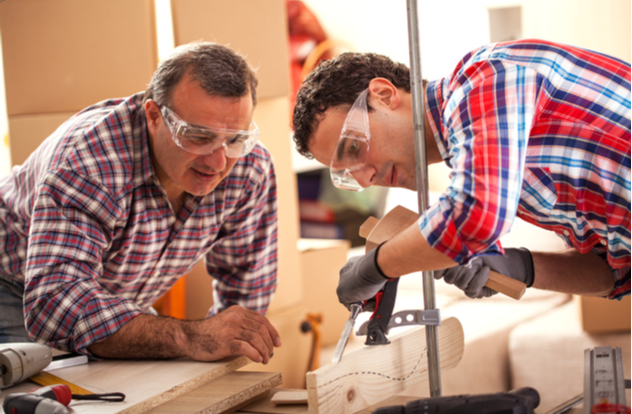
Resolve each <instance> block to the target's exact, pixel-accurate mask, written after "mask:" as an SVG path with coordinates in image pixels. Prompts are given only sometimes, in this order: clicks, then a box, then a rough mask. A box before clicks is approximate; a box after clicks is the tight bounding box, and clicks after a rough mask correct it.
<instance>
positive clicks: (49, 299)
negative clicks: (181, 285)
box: [0, 93, 277, 353]
mask: <svg viewBox="0 0 632 414" xmlns="http://www.w3.org/2000/svg"><path fill="white" fill-rule="evenodd" d="M142 100H143V94H142V93H141V94H137V95H134V96H131V97H129V98H127V99H115V100H109V101H104V102H101V103H99V104H96V105H94V106H91V107H89V108H87V109H85V110H84V111H82V112H80V113H78V114H77V115H75V116H73V117H72V118H71V119H69V120H68V121H66V122H65V123H64V124H63V125H62V126H61V127H59V128H58V129H57V131H55V132H54V133H53V134H52V135H51V136H50V137H48V138H47V139H46V140H45V141H44V143H43V144H42V145H41V146H40V147H39V148H38V149H37V150H36V151H35V152H34V153H33V154H32V155H31V156H30V157H29V158H28V160H27V161H26V162H25V163H24V164H23V165H22V166H18V167H15V168H14V169H13V172H12V173H11V174H10V175H9V176H8V177H6V178H5V179H3V180H2V181H0V251H1V252H2V254H0V277H1V278H3V279H5V280H7V281H9V282H10V283H13V284H14V285H16V286H18V287H22V286H23V287H24V317H25V321H26V327H27V331H28V333H29V335H30V336H31V337H32V338H33V339H35V340H37V341H38V342H42V343H46V344H48V345H51V346H54V347H55V348H59V349H62V350H77V351H80V352H84V353H88V351H87V350H86V347H87V346H89V345H90V344H92V343H94V342H96V341H99V340H102V339H104V338H107V337H109V336H110V335H112V334H113V333H115V332H116V331H117V330H118V329H119V328H121V327H122V326H123V325H124V324H125V323H126V322H128V321H129V320H130V319H132V318H134V317H135V316H137V315H139V314H140V313H141V312H143V311H144V310H147V309H148V308H149V307H151V305H152V304H153V303H154V301H156V300H157V299H158V298H159V297H160V296H161V295H163V294H164V293H165V292H166V291H167V290H168V289H169V288H170V287H171V286H172V285H173V284H174V283H175V282H176V281H177V280H178V279H179V278H180V277H181V276H182V275H183V274H185V273H186V272H187V271H188V270H190V269H191V268H192V267H193V265H194V264H195V263H196V262H198V261H199V260H201V259H203V258H205V259H206V268H207V270H208V273H209V274H210V275H211V276H212V277H213V278H214V286H215V291H214V303H215V304H214V306H213V308H212V309H211V310H210V311H209V316H212V315H214V314H215V313H216V312H218V311H221V310H222V309H224V308H226V307H228V306H231V305H241V306H244V307H246V308H249V309H253V310H255V311H258V312H261V313H264V312H265V311H266V309H267V307H268V304H269V303H270V300H271V298H272V295H273V293H274V291H275V288H276V276H277V216H276V211H277V208H276V207H277V206H276V203H277V201H276V181H275V174H274V168H273V165H272V161H271V157H270V155H269V153H268V152H267V151H266V150H265V149H264V148H263V147H262V146H261V145H257V146H256V147H255V148H254V150H253V151H252V152H251V153H250V154H249V155H247V156H245V157H242V158H240V159H239V161H238V162H237V163H236V164H235V166H234V167H233V169H232V171H231V173H230V174H229V175H228V176H227V177H226V178H225V179H224V180H223V181H222V182H221V183H220V184H219V185H218V186H217V187H216V188H215V190H213V192H212V193H210V194H208V195H206V196H201V197H194V196H191V195H187V199H186V201H185V204H184V206H183V207H182V209H181V211H180V213H179V215H178V216H177V217H176V216H175V215H174V213H173V210H172V209H171V206H170V204H169V202H168V200H167V197H166V193H165V191H164V188H163V187H162V185H161V184H160V183H159V181H158V179H157V177H156V175H155V174H154V171H153V169H152V165H151V161H150V154H149V149H148V144H147V142H148V136H147V132H146V131H147V129H146V120H145V114H144V111H143V110H142V108H143V106H142ZM210 294H211V292H209V295H210Z"/></svg>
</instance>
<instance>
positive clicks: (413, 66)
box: [406, 0, 441, 397]
mask: <svg viewBox="0 0 632 414" xmlns="http://www.w3.org/2000/svg"><path fill="white" fill-rule="evenodd" d="M406 5H407V10H408V45H409V53H410V87H411V88H410V89H411V93H412V103H413V126H414V132H415V156H416V159H417V163H416V165H417V171H416V172H417V196H418V200H419V213H422V212H424V211H426V209H427V208H428V163H427V159H426V141H425V136H424V131H425V116H424V113H425V111H424V99H423V92H424V91H423V77H422V75H421V48H420V45H419V26H418V24H417V23H418V14H417V0H407V1H406ZM422 275H423V276H422V277H423V289H424V308H425V309H426V310H434V309H436V304H435V288H434V275H433V272H431V271H424V272H422ZM426 347H427V348H428V380H429V383H430V396H431V397H440V396H441V371H440V366H439V341H438V337H437V326H426Z"/></svg>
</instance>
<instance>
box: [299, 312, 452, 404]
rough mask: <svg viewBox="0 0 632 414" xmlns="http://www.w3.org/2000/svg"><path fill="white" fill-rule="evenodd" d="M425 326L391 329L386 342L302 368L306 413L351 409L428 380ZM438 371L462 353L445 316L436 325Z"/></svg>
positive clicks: (410, 389)
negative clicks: (306, 369)
mask: <svg viewBox="0 0 632 414" xmlns="http://www.w3.org/2000/svg"><path fill="white" fill-rule="evenodd" d="M425 331H426V329H425V327H416V328H412V329H410V330H407V331H405V332H402V333H400V334H399V335H392V337H391V338H389V339H390V340H391V343H390V344H388V345H380V346H366V347H364V348H361V349H359V350H357V351H355V352H352V353H350V354H345V355H344V356H343V358H342V360H341V361H340V362H339V363H338V364H328V365H325V366H323V367H321V368H319V369H317V370H316V371H313V372H308V373H307V391H308V409H309V410H308V412H309V414H328V413H337V414H351V413H356V412H358V411H361V410H363V409H365V408H367V407H369V406H371V405H374V404H377V403H379V402H380V401H383V400H385V399H387V398H389V397H392V396H393V395H397V394H403V393H406V392H409V393H414V389H415V387H421V384H422V383H424V382H425V381H427V380H428V359H427V358H428V356H427V348H426V333H425ZM437 331H438V338H439V341H438V342H439V364H440V367H441V370H442V371H445V370H448V369H450V368H454V367H455V366H456V365H457V364H458V363H459V361H460V360H461V358H462V356H463V347H464V341H463V328H462V326H461V323H460V322H459V321H458V320H457V319H456V318H447V319H445V320H443V321H442V323H441V326H439V328H438V329H437Z"/></svg>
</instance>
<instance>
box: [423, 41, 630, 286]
mask: <svg viewBox="0 0 632 414" xmlns="http://www.w3.org/2000/svg"><path fill="white" fill-rule="evenodd" d="M426 105H427V111H428V113H429V118H430V124H431V127H432V129H433V132H434V135H435V140H436V142H437V144H438V145H439V150H440V151H441V154H442V156H443V158H444V159H445V160H446V161H447V162H448V164H449V165H450V167H451V168H452V170H451V177H450V178H451V184H450V186H449V187H448V189H447V190H446V192H445V193H444V194H442V196H441V197H440V199H439V200H438V201H437V202H436V203H435V204H433V205H432V206H431V207H430V208H429V209H428V211H426V212H425V213H424V214H423V215H422V217H421V219H420V222H419V226H420V229H421V231H422V234H423V235H424V236H425V237H426V239H427V240H428V242H429V243H430V245H432V246H433V247H434V248H435V249H437V250H439V251H441V252H443V253H445V254H446V255H448V256H450V257H451V258H452V259H454V260H455V261H456V262H458V263H466V262H468V261H469V260H470V259H471V258H473V257H477V256H480V255H485V254H501V253H502V251H503V250H502V247H501V246H500V243H499V242H498V240H499V238H500V237H501V236H502V235H503V234H506V233H507V232H509V231H510V229H511V225H512V223H513V221H514V219H515V218H516V217H520V218H521V219H523V220H525V221H527V222H529V223H532V224H534V225H536V226H538V227H542V228H544V229H548V230H551V231H553V232H555V233H556V234H557V235H559V236H560V237H561V238H562V239H563V240H564V241H565V243H566V244H567V246H568V247H573V248H575V249H576V250H578V251H579V252H581V253H588V252H594V253H596V254H598V255H599V256H600V257H601V258H602V259H604V260H606V261H607V263H608V264H609V266H610V267H611V268H612V270H613V274H614V279H615V287H614V290H613V291H612V294H611V295H610V298H619V297H621V296H624V295H626V294H629V293H630V64H629V63H626V62H623V61H621V60H618V59H615V58H613V57H610V56H606V55H603V54H600V53H596V52H592V51H588V50H585V49H580V48H577V47H571V46H566V45H560V44H554V43H550V42H543V41H534V40H524V41H517V42H507V43H498V44H492V45H488V46H485V47H482V48H480V49H478V50H475V51H473V52H471V53H469V54H467V55H466V56H465V57H464V58H463V59H462V60H461V62H460V63H459V64H458V65H457V67H456V69H455V70H454V72H453V73H452V75H451V76H450V77H447V78H444V79H441V80H439V81H434V82H430V83H429V85H428V88H427V93H426Z"/></svg>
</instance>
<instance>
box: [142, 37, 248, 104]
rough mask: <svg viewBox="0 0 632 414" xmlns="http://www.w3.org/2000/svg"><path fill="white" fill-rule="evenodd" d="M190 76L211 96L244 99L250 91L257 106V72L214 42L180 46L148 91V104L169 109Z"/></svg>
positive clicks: (231, 52) (244, 61)
mask: <svg viewBox="0 0 632 414" xmlns="http://www.w3.org/2000/svg"><path fill="white" fill-rule="evenodd" d="M186 73H190V74H191V76H192V78H193V79H194V80H196V81H198V82H200V85H201V86H202V88H203V89H204V90H205V91H206V92H207V93H208V94H209V95H217V96H223V97H227V98H242V97H244V96H246V94H247V93H248V91H250V93H251V95H252V104H253V106H254V105H256V104H257V90H256V88H257V84H258V81H257V76H256V74H255V71H254V69H253V68H252V67H251V66H250V64H249V63H248V62H246V60H245V59H244V58H243V57H242V56H241V55H239V54H238V53H237V52H235V51H234V50H232V49H230V48H228V47H226V46H222V45H219V44H217V43H210V42H194V43H189V44H186V45H182V46H178V47H177V48H176V49H175V50H174V51H173V53H172V54H171V55H170V56H169V57H168V58H166V59H165V60H163V61H162V62H160V64H159V65H158V68H157V69H156V71H155V72H154V76H153V77H152V79H151V82H150V83H149V86H148V87H147V89H146V90H145V97H144V100H145V101H147V100H148V99H153V100H154V101H156V103H157V104H158V105H169V104H170V101H171V95H172V93H173V89H174V87H175V85H177V84H178V82H180V79H182V77H183V76H184V75H185V74H186Z"/></svg>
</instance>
